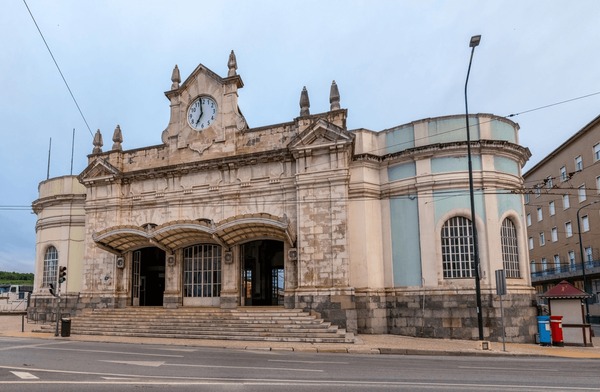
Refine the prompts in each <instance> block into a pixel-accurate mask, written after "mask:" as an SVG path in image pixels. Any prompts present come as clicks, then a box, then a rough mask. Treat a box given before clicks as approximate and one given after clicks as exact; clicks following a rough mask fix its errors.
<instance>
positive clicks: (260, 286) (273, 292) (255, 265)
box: [241, 240, 284, 306]
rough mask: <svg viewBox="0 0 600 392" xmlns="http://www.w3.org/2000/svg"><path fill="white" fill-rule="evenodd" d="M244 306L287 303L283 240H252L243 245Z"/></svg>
mask: <svg viewBox="0 0 600 392" xmlns="http://www.w3.org/2000/svg"><path fill="white" fill-rule="evenodd" d="M241 261H242V298H241V300H242V306H275V305H283V290H284V285H283V283H284V268H283V242H281V241H274V240H259V241H252V242H248V243H246V244H243V245H242V246H241Z"/></svg>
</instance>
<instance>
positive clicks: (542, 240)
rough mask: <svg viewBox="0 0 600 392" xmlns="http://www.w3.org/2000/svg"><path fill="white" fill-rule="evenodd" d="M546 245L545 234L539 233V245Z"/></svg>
mask: <svg viewBox="0 0 600 392" xmlns="http://www.w3.org/2000/svg"><path fill="white" fill-rule="evenodd" d="M544 245H546V236H545V235H544V232H541V233H540V246H544Z"/></svg>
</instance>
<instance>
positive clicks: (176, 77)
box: [171, 64, 181, 90]
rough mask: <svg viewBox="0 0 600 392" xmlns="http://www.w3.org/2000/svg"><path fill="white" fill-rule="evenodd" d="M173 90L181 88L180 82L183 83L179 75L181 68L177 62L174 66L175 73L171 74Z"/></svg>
mask: <svg viewBox="0 0 600 392" xmlns="http://www.w3.org/2000/svg"><path fill="white" fill-rule="evenodd" d="M171 82H173V84H171V90H175V89H178V88H179V83H181V76H179V68H178V67H177V64H175V68H173V73H172V74H171Z"/></svg>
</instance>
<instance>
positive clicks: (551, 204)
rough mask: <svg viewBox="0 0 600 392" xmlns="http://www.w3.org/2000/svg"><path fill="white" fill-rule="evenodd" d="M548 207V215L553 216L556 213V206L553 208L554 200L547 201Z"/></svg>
mask: <svg viewBox="0 0 600 392" xmlns="http://www.w3.org/2000/svg"><path fill="white" fill-rule="evenodd" d="M548 209H549V210H550V216H554V214H556V208H554V202H553V201H551V202H550V203H548Z"/></svg>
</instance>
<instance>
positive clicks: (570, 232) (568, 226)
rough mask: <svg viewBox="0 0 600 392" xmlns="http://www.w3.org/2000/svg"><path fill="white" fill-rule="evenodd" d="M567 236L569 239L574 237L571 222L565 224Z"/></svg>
mask: <svg viewBox="0 0 600 392" xmlns="http://www.w3.org/2000/svg"><path fill="white" fill-rule="evenodd" d="M565 235H566V237H567V238H571V237H573V224H572V223H571V221H567V222H565Z"/></svg>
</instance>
